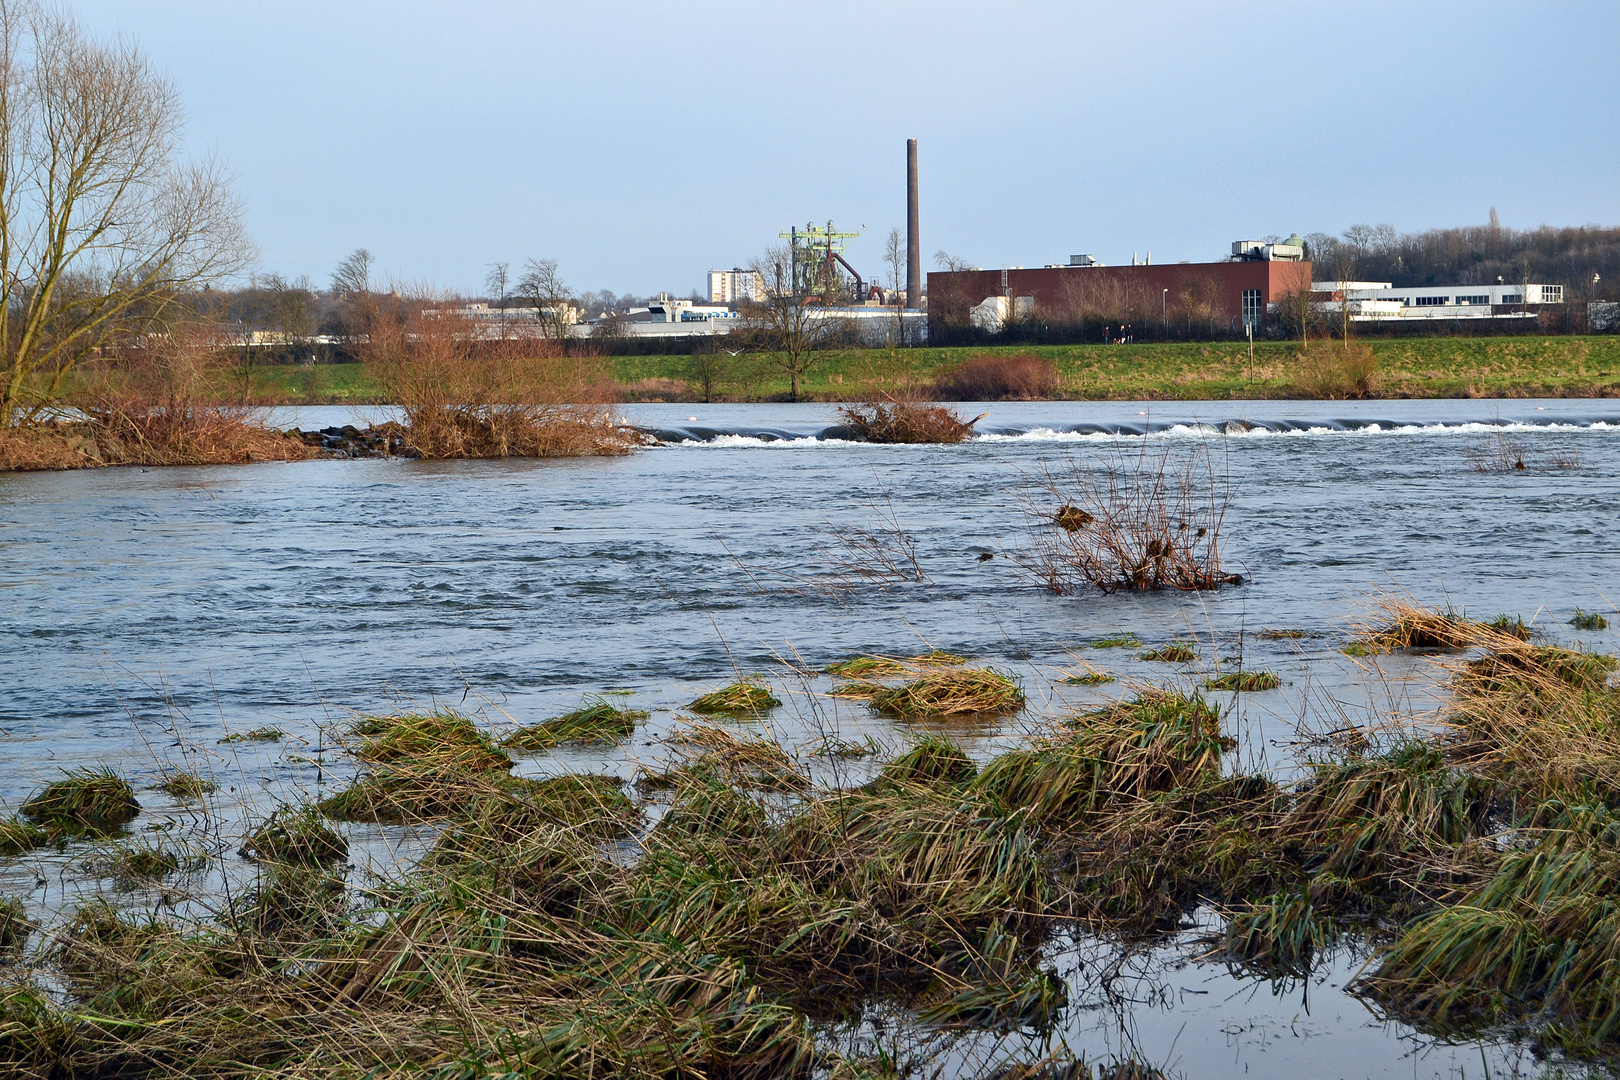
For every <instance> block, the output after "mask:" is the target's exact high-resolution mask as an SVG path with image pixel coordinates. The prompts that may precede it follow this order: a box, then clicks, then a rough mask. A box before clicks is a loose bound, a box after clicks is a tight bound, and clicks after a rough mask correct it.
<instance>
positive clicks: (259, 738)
mask: <svg viewBox="0 0 1620 1080" xmlns="http://www.w3.org/2000/svg"><path fill="white" fill-rule="evenodd" d="M286 737H287V733H286V732H285V731H282V730H281V729H280V728H274V727H257V728H254V729H253V730H252V731H233V732H231V733H230V734H229V735H227V736H225V737H224V738H223V739H221V740H219V741H220V742H222V743H239V742H280V741H281V740H282V739H285V738H286Z"/></svg>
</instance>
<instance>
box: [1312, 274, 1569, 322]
mask: <svg viewBox="0 0 1620 1080" xmlns="http://www.w3.org/2000/svg"><path fill="white" fill-rule="evenodd" d="M1311 289H1312V290H1313V291H1314V292H1315V293H1316V299H1317V301H1318V306H1319V307H1321V308H1323V309H1324V310H1326V309H1331V310H1333V311H1338V310H1340V307H1341V305H1346V304H1347V305H1348V307H1349V313H1350V318H1351V320H1352V321H1356V322H1362V321H1373V320H1397V319H1417V320H1424V319H1502V318H1528V317H1531V314H1530V313H1529V312H1528V311H1527V310H1526V308H1527V307H1528V305H1531V304H1562V303H1563V302H1564V287H1563V286H1562V285H1532V284H1522V283H1521V284H1511V285H1510V284H1505V283H1502V282H1498V283H1497V284H1495V285H1432V286H1424V287H1422V288H1400V289H1397V288H1395V287H1394V285H1392V284H1391V283H1390V282H1387V281H1316V282H1312V283H1311Z"/></svg>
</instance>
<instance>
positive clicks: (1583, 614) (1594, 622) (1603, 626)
mask: <svg viewBox="0 0 1620 1080" xmlns="http://www.w3.org/2000/svg"><path fill="white" fill-rule="evenodd" d="M1569 625H1571V626H1573V627H1574V628H1575V629H1577V630H1588V631H1590V630H1607V629H1608V628H1609V620H1608V619H1605V618H1604V617H1603V616H1602V615H1599V614H1598V613H1597V612H1595V611H1582V610H1581V609H1580V608H1576V609H1575V617H1574V618H1573V619H1571V620H1569Z"/></svg>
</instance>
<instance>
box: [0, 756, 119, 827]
mask: <svg viewBox="0 0 1620 1080" xmlns="http://www.w3.org/2000/svg"><path fill="white" fill-rule="evenodd" d="M64 772H65V775H64V777H63V779H61V780H57V781H55V782H53V783H50V784H47V785H45V787H43V788H41V789H40V790H39V791H36V792H35V793H34V794H33V795H31V796H29V797H28V800H27V801H26V802H24V803H23V804H22V807H21V812H22V813H23V815H24V816H26V817H30V818H33V819H34V820H35V821H40V822H48V823H50V824H51V825H54V826H56V827H57V828H76V829H110V828H116V827H118V826H119V825H123V824H126V823H127V822H130V821H133V820H134V818H135V815H137V814H139V813H140V812H141V804H140V803H139V802H137V801H136V799H135V789H134V788H132V787H130V786H129V783H128V781H126V780H124V779H123V778H122V777H120V776H119V775H118V774H117V773H115V772H113V771H112V770H111V769H109V768H105V767H103V768H99V769H92V768H84V769H69V770H65V771H64Z"/></svg>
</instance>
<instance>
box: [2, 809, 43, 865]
mask: <svg viewBox="0 0 1620 1080" xmlns="http://www.w3.org/2000/svg"><path fill="white" fill-rule="evenodd" d="M50 842H51V834H50V833H49V832H47V831H46V830H45V829H42V828H40V827H39V826H38V825H36V824H34V823H33V822H32V821H23V820H21V819H20V818H10V819H7V820H5V821H0V857H5V858H14V857H15V856H18V855H22V854H25V853H27V852H30V851H33V850H34V849H35V848H41V847H44V846H45V845H46V844H48V843H50Z"/></svg>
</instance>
